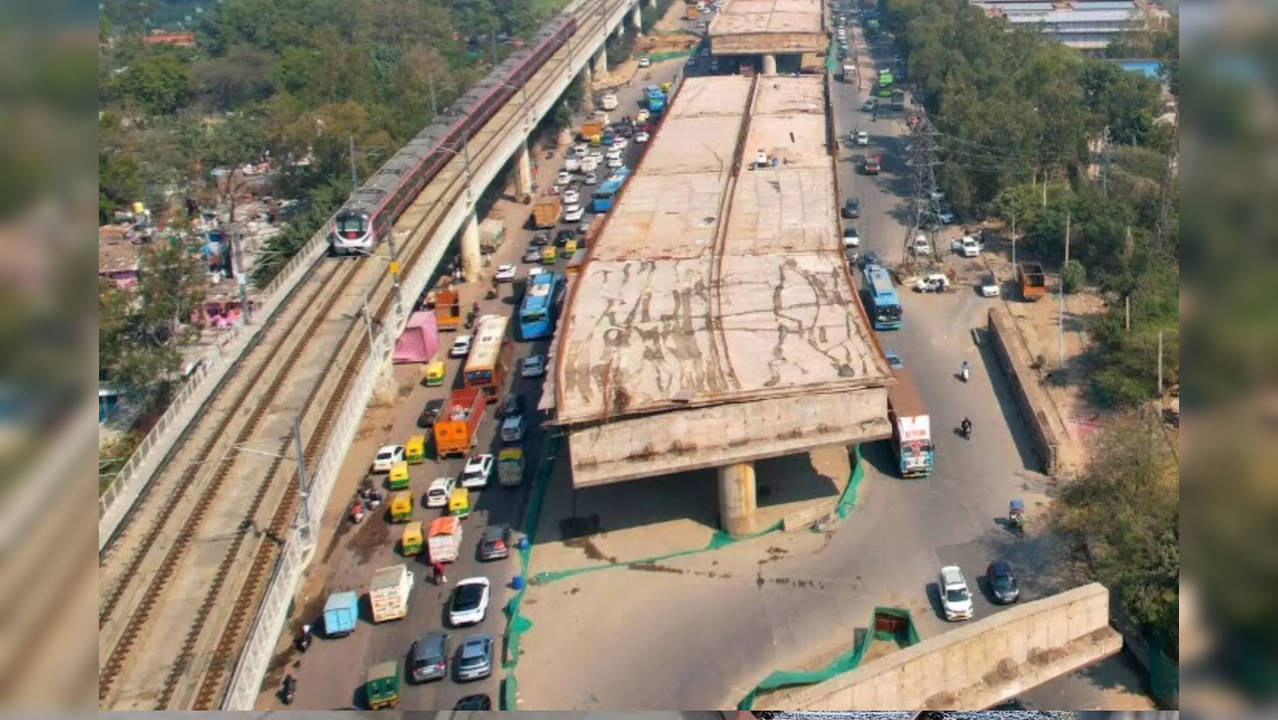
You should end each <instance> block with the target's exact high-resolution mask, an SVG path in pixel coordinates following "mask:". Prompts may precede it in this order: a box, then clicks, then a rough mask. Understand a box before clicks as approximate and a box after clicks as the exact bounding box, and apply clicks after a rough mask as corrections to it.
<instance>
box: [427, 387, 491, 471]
mask: <svg viewBox="0 0 1278 720" xmlns="http://www.w3.org/2000/svg"><path fill="white" fill-rule="evenodd" d="M486 400H487V396H485V394H484V389H483V388H463V389H461V390H454V391H453V392H452V394H451V395H449V396H448V404H447V405H446V406H444V409H443V411H442V412H440V414H439V418H438V419H437V420H435V457H436V458H445V457H448V456H450V455H460V456H463V457H464V456H465V455H466V454H467V453H469V452H470V451H471V448H473V447H475V445H476V444H477V443H478V442H479V437H478V430H479V422H480V421H481V420H483V419H484V403H485V401H486Z"/></svg>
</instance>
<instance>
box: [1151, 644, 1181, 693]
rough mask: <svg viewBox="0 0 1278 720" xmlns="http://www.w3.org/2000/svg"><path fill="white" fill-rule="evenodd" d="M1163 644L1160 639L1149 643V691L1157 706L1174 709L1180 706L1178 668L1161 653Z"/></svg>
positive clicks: (1165, 654)
mask: <svg viewBox="0 0 1278 720" xmlns="http://www.w3.org/2000/svg"><path fill="white" fill-rule="evenodd" d="M1163 644H1164V641H1163V640H1162V639H1161V638H1155V639H1154V640H1152V641H1151V642H1150V643H1149V691H1150V694H1152V695H1153V696H1154V699H1155V700H1157V701H1158V704H1159V705H1161V706H1163V707H1167V708H1175V707H1179V706H1180V666H1179V665H1177V664H1176V661H1175V660H1172V659H1171V658H1170V657H1168V656H1167V653H1165V652H1163Z"/></svg>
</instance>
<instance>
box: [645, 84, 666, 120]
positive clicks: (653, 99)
mask: <svg viewBox="0 0 1278 720" xmlns="http://www.w3.org/2000/svg"><path fill="white" fill-rule="evenodd" d="M643 91H644V95H646V96H647V99H648V110H649V111H650V112H653V113H659V112H661V111H662V110H664V109H665V107H666V94H665V93H663V92H661V88H660V87H658V86H656V85H649V86H648V87H646V88H644V89H643Z"/></svg>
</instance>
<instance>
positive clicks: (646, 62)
mask: <svg viewBox="0 0 1278 720" xmlns="http://www.w3.org/2000/svg"><path fill="white" fill-rule="evenodd" d="M651 65H652V60H650V59H648V58H646V57H641V58H639V67H641V68H646V67H650V66H651Z"/></svg>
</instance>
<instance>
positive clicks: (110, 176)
mask: <svg viewBox="0 0 1278 720" xmlns="http://www.w3.org/2000/svg"><path fill="white" fill-rule="evenodd" d="M142 192H143V184H142V170H141V167H140V166H139V164H138V159H137V157H136V156H134V155H115V154H99V155H98V222H99V223H107V222H110V221H111V216H112V215H113V214H114V213H115V211H116V210H118V209H120V208H122V207H127V206H128V204H129V203H132V202H134V201H136V200H140V199H141V198H142Z"/></svg>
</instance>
